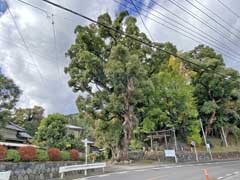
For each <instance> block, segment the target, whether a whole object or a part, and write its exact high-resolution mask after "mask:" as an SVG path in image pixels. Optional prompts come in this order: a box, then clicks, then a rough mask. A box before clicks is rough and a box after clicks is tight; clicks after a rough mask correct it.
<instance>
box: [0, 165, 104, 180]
mask: <svg viewBox="0 0 240 180" xmlns="http://www.w3.org/2000/svg"><path fill="white" fill-rule="evenodd" d="M106 166H107V165H106V163H93V164H81V165H72V166H62V167H60V168H59V173H60V174H61V179H63V176H64V173H65V172H71V171H79V170H84V171H85V176H86V175H87V170H88V169H100V168H102V170H103V172H104V168H105V167H106ZM0 180H1V179H0Z"/></svg>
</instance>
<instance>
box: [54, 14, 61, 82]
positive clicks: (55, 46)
mask: <svg viewBox="0 0 240 180" xmlns="http://www.w3.org/2000/svg"><path fill="white" fill-rule="evenodd" d="M52 31H53V41H54V48H55V58H56V63H57V71H58V77H59V80H61V79H60V70H59V64H58V53H57V38H56V30H55V22H54V15H53V14H52Z"/></svg>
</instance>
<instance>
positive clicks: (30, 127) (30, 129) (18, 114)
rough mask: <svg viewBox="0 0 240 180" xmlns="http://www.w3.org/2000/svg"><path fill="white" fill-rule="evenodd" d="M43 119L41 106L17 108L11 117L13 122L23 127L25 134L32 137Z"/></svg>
mask: <svg viewBox="0 0 240 180" xmlns="http://www.w3.org/2000/svg"><path fill="white" fill-rule="evenodd" d="M43 117H44V109H43V108H42V107H41V106H34V107H33V108H17V109H15V112H14V115H13V122H14V123H16V124H18V125H19V126H22V127H24V128H25V129H26V132H27V133H29V134H30V135H32V136H34V134H35V132H36V131H37V128H38V126H39V124H40V121H41V120H42V119H43Z"/></svg>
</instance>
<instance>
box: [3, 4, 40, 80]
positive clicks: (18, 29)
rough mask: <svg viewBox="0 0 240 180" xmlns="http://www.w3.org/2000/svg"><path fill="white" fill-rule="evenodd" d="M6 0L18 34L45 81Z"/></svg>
mask: <svg viewBox="0 0 240 180" xmlns="http://www.w3.org/2000/svg"><path fill="white" fill-rule="evenodd" d="M5 2H6V3H7V9H8V12H9V14H10V15H11V17H12V20H13V22H14V25H15V27H16V29H17V32H18V34H19V36H20V38H21V40H22V42H23V44H24V46H25V48H26V50H27V52H28V54H29V56H30V58H31V59H32V60H33V62H34V64H35V66H36V70H37V72H38V74H39V76H40V78H41V80H42V81H43V75H42V73H41V71H40V70H39V68H38V64H37V63H36V62H35V59H34V58H33V56H32V54H31V51H30V49H29V47H28V45H27V43H26V41H25V39H24V36H23V34H22V32H21V30H20V28H19V27H18V24H17V21H16V20H15V17H14V16H13V14H12V12H11V10H10V8H9V5H8V2H7V0H5Z"/></svg>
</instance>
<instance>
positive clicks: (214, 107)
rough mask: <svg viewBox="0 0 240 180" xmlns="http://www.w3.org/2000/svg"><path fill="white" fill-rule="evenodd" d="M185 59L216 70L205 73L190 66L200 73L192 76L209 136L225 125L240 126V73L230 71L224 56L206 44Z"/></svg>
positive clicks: (199, 110)
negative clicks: (190, 59)
mask: <svg viewBox="0 0 240 180" xmlns="http://www.w3.org/2000/svg"><path fill="white" fill-rule="evenodd" d="M185 56H186V57H187V58H194V61H195V63H198V64H200V65H202V66H205V67H206V68H208V69H210V70H212V71H204V70H199V69H196V67H194V66H190V65H189V66H188V68H189V69H192V70H195V71H196V72H197V73H195V74H194V75H193V76H192V85H193V86H194V87H195V89H194V96H195V97H196V99H197V107H198V112H199V113H200V117H201V118H202V119H203V122H204V126H205V129H206V133H207V134H209V133H210V132H212V133H215V134H216V135H219V128H220V127H221V126H227V125H228V124H232V125H233V126H234V125H235V124H239V120H240V116H239V107H240V106H239V105H240V103H239V100H240V99H239V94H240V91H239V88H240V83H239V82H240V76H239V73H238V72H237V71H236V70H233V69H230V68H227V67H226V66H225V64H224V62H223V58H222V56H221V55H219V54H216V52H215V51H214V50H213V49H212V48H209V47H205V46H203V45H199V46H197V47H196V48H194V49H193V50H192V51H190V52H188V53H185ZM221 74H222V75H221ZM224 76H225V77H224Z"/></svg>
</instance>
